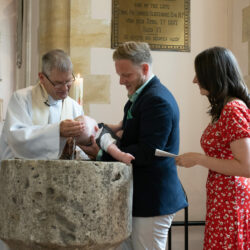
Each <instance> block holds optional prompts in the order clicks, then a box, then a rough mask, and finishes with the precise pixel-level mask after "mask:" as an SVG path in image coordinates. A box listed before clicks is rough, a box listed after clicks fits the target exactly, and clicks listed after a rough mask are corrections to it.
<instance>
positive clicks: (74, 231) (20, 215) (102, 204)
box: [0, 160, 132, 250]
mask: <svg viewBox="0 0 250 250" xmlns="http://www.w3.org/2000/svg"><path fill="white" fill-rule="evenodd" d="M131 210H132V170H131V167H130V166H127V165H125V164H123V163H118V162H93V161H66V160H65V161H63V160H54V161H42V160H6V161H3V162H2V166H1V169H0V238H1V239H2V240H3V241H5V242H6V243H7V244H8V245H9V247H10V249H11V250H52V249H53V250H59V249H60V250H83V249H91V250H105V249H114V248H115V247H117V246H118V245H119V244H120V243H121V242H122V241H123V240H125V239H126V238H128V237H129V235H130V234H131V229H132V225H131V223H132V215H131Z"/></svg>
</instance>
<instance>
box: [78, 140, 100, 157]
mask: <svg viewBox="0 0 250 250" xmlns="http://www.w3.org/2000/svg"><path fill="white" fill-rule="evenodd" d="M90 140H91V145H90V146H83V145H78V146H79V147H80V148H81V149H82V150H83V151H84V152H85V153H86V154H87V155H88V157H89V158H90V159H91V160H95V159H96V157H97V154H98V152H99V150H100V148H99V146H98V145H97V144H96V141H95V138H94V136H91V137H90Z"/></svg>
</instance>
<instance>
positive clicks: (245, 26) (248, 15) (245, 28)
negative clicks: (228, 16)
mask: <svg viewBox="0 0 250 250" xmlns="http://www.w3.org/2000/svg"><path fill="white" fill-rule="evenodd" d="M242 42H248V74H247V75H246V76H245V81H246V84H247V86H248V89H250V5H249V6H248V7H246V8H244V9H243V11H242Z"/></svg>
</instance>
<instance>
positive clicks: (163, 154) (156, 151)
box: [155, 149, 177, 158]
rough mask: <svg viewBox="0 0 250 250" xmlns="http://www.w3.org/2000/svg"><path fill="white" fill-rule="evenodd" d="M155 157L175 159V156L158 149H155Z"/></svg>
mask: <svg viewBox="0 0 250 250" xmlns="http://www.w3.org/2000/svg"><path fill="white" fill-rule="evenodd" d="M155 156H162V157H171V158H175V157H176V156H177V155H176V154H172V153H169V152H166V151H163V150H160V149H156V150H155Z"/></svg>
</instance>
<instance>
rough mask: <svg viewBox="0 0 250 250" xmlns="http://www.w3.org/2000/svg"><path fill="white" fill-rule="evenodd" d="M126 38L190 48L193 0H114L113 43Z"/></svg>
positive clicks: (165, 46)
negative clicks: (191, 5) (191, 2)
mask: <svg viewBox="0 0 250 250" xmlns="http://www.w3.org/2000/svg"><path fill="white" fill-rule="evenodd" d="M126 41H141V42H147V43H148V44H149V45H150V47H151V49H153V50H175V51H190V0H126V1H124V0H113V2H112V44H111V47H112V48H117V47H118V45H119V44H121V43H123V42H126Z"/></svg>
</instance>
